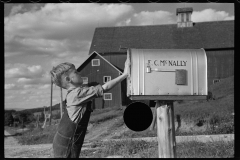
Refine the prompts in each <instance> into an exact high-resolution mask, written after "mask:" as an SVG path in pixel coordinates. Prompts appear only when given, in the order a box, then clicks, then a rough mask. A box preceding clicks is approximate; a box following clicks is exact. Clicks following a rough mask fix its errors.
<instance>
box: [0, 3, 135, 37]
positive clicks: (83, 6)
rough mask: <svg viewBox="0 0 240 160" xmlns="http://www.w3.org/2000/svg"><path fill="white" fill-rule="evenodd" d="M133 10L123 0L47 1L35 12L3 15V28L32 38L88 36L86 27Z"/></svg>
mask: <svg viewBox="0 0 240 160" xmlns="http://www.w3.org/2000/svg"><path fill="white" fill-rule="evenodd" d="M132 10H133V9H132V7H131V6H130V5H126V4H95V3H77V4H73V3H69V4H67V3H65V4H63V3H56V4H51V3H48V4H46V5H45V6H43V7H42V8H41V9H40V10H37V11H35V12H34V11H32V12H25V13H23V14H17V15H14V16H11V17H7V18H5V19H4V22H5V28H6V29H5V31H6V32H7V33H8V34H10V33H11V34H13V35H18V36H20V37H29V38H33V39H34V38H37V39H38V38H40V39H41V38H43V39H85V38H86V37H88V39H89V38H91V37H89V35H88V33H89V30H88V28H91V29H90V31H93V29H94V27H91V26H96V22H98V21H99V22H101V23H103V24H112V23H113V22H115V21H116V20H117V19H119V18H121V17H122V16H124V15H126V14H127V13H129V12H131V11H132ZM96 15H97V16H96ZM39 22H41V23H39ZM16 23H17V24H18V25H16ZM86 33H87V34H86Z"/></svg>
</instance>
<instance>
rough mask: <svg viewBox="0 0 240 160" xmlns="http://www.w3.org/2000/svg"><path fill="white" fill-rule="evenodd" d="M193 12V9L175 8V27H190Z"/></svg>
mask: <svg viewBox="0 0 240 160" xmlns="http://www.w3.org/2000/svg"><path fill="white" fill-rule="evenodd" d="M192 12H193V8H191V7H189V8H177V12H176V15H177V18H178V19H177V26H178V28H181V27H192V26H193V22H192V21H191V15H192Z"/></svg>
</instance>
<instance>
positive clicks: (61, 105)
mask: <svg viewBox="0 0 240 160" xmlns="http://www.w3.org/2000/svg"><path fill="white" fill-rule="evenodd" d="M62 107H63V100H62V88H61V87H60V112H61V118H62V115H63V112H62V111H63V110H62Z"/></svg>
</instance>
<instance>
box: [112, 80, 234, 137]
mask: <svg viewBox="0 0 240 160" xmlns="http://www.w3.org/2000/svg"><path fill="white" fill-rule="evenodd" d="M209 91H211V92H212V94H213V97H215V99H214V100H209V101H207V100H202V101H178V102H174V114H175V128H176V135H177V136H179V135H204V134H205V135H207V134H230V133H234V76H232V77H229V78H226V79H222V80H221V82H218V83H216V84H214V85H212V86H211V87H210V89H209ZM152 109H153V108H152ZM177 117H178V118H177ZM178 120H180V121H178ZM155 136H157V133H156V128H155V130H154V131H150V130H149V129H147V130H145V131H142V132H133V131H131V130H129V131H127V132H125V133H124V134H122V135H121V136H115V137H114V138H128V137H132V138H134V137H155Z"/></svg>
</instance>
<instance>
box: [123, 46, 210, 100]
mask: <svg viewBox="0 0 240 160" xmlns="http://www.w3.org/2000/svg"><path fill="white" fill-rule="evenodd" d="M127 55H128V57H129V59H130V62H131V66H130V73H129V75H128V78H127V95H128V97H130V99H132V100H185V99H188V100H192V99H206V97H207V92H208V91H207V56H206V53H205V51H204V49H128V51H127Z"/></svg>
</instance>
